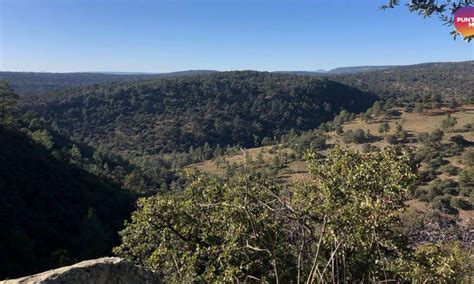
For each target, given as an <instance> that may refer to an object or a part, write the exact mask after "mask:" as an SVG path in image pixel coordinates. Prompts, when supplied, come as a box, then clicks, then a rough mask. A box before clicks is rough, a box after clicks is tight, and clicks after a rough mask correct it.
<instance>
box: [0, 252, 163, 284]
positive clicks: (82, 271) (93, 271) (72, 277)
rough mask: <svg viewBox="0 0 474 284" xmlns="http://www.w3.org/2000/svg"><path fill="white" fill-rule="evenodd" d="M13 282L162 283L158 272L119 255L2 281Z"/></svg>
mask: <svg viewBox="0 0 474 284" xmlns="http://www.w3.org/2000/svg"><path fill="white" fill-rule="evenodd" d="M0 283H2V284H13V283H45V284H48V283H54V284H57V283H68V284H69V283H71V284H76V283H78V284H79V283H81V284H83V283H91V284H92V283H94V284H95V283H117V284H118V283H127V284H128V283H162V282H161V280H160V278H159V277H158V274H156V273H154V272H152V271H150V270H147V269H145V268H143V267H141V266H138V265H134V264H133V263H130V262H128V261H126V260H125V259H123V258H119V257H103V258H99V259H93V260H86V261H82V262H79V263H76V264H74V265H71V266H65V267H61V268H57V269H53V270H48V271H45V272H42V273H38V274H35V275H30V276H26V277H22V278H18V279H13V280H6V281H0Z"/></svg>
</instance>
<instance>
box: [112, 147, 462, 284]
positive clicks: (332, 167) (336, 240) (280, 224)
mask: <svg viewBox="0 0 474 284" xmlns="http://www.w3.org/2000/svg"><path fill="white" fill-rule="evenodd" d="M306 157H307V160H308V164H309V171H310V173H311V175H312V181H311V182H307V183H305V184H300V185H295V186H293V187H292V189H291V190H284V189H283V188H281V187H280V186H278V185H276V184H275V183H273V182H272V181H270V180H268V179H265V178H261V177H259V176H256V175H252V174H250V173H247V174H245V175H243V176H241V177H239V178H237V179H235V180H232V181H229V182H223V181H220V180H219V179H217V178H210V177H204V176H194V177H192V178H191V179H192V182H191V183H190V185H189V186H187V187H186V188H184V189H183V190H182V191H178V192H174V193H168V194H164V195H163V194H162V195H157V196H154V197H149V198H146V199H141V200H140V201H139V202H138V209H137V211H136V212H134V213H133V215H132V219H131V222H130V223H128V224H127V225H126V228H125V229H124V230H123V231H122V232H121V233H120V235H121V238H122V244H121V245H120V246H119V247H117V248H116V249H115V250H114V251H115V253H116V254H118V255H120V256H123V257H126V258H127V259H130V260H132V261H134V262H137V263H140V264H143V265H145V266H147V267H149V268H151V269H153V270H156V271H158V272H160V273H161V274H162V277H163V278H164V280H165V281H167V282H180V283H182V282H255V281H257V282H272V283H279V282H281V283H289V282H296V283H301V282H307V283H315V282H331V281H333V282H346V281H347V282H352V281H361V282H370V281H379V280H386V281H387V280H389V279H397V280H401V279H411V277H413V276H414V275H415V274H416V275H422V277H424V276H423V275H424V274H422V272H423V273H424V271H430V269H432V267H431V262H420V263H419V264H417V262H413V261H414V259H416V258H417V256H416V255H414V254H413V251H412V250H411V249H410V248H409V246H408V244H407V243H406V238H405V237H404V236H403V235H401V234H400V233H397V232H395V231H393V228H395V227H396V226H397V225H399V220H398V216H399V213H400V212H401V211H403V209H404V201H405V196H406V193H407V191H408V190H409V188H410V187H411V185H412V184H413V182H414V179H415V175H414V173H413V168H412V167H411V165H410V162H409V160H408V157H407V156H405V155H397V154H396V153H395V152H394V151H391V150H382V151H377V152H370V153H367V154H361V153H359V152H357V151H355V150H351V149H341V148H338V147H336V148H335V149H333V150H331V151H330V152H329V153H328V156H327V157H326V158H324V159H321V158H319V155H317V154H316V153H308V154H307V155H306ZM433 263H435V262H433ZM415 264H416V265H415ZM402 268H403V269H402ZM418 270H419V271H422V272H418ZM456 272H457V271H456ZM460 272H461V273H464V272H463V271H460ZM440 279H441V278H440Z"/></svg>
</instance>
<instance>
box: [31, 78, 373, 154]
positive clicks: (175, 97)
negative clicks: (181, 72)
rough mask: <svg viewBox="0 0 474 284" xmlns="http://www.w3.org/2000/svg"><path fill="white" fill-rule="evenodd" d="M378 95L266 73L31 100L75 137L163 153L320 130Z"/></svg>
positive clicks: (119, 87)
mask: <svg viewBox="0 0 474 284" xmlns="http://www.w3.org/2000/svg"><path fill="white" fill-rule="evenodd" d="M374 100H375V96H371V95H368V94H364V93H363V92H361V91H359V90H357V89H355V88H351V87H347V86H345V85H342V84H340V83H336V82H333V81H329V80H325V79H323V80H320V79H316V78H311V77H302V76H294V75H284V74H272V73H261V72H227V73H226V72H224V73H215V74H211V75H206V76H192V77H181V78H169V79H161V80H156V81H150V82H143V83H128V84H114V85H106V86H102V87H97V88H95V89H93V90H89V91H84V92H80V91H79V92H73V93H72V94H69V95H68V96H59V97H56V98H54V99H52V98H50V99H46V104H42V103H41V104H37V105H33V106H31V107H32V108H33V109H35V110H36V111H37V112H38V113H39V114H40V115H41V116H43V117H44V118H45V119H46V120H48V121H49V122H51V123H55V124H56V125H57V126H58V127H59V128H60V129H63V130H64V131H66V133H67V134H69V135H70V136H71V137H73V138H76V139H78V140H79V141H83V142H86V143H90V144H93V145H104V146H107V147H109V148H110V149H112V150H114V151H115V152H116V153H121V154H123V153H127V152H132V153H140V154H144V153H146V154H157V153H159V152H167V153H171V152H173V151H187V150H188V149H189V148H190V147H191V146H192V147H198V146H204V144H205V143H208V144H209V145H210V146H211V147H215V146H216V145H217V144H220V145H221V146H226V145H241V146H244V147H253V146H259V145H260V144H261V141H262V140H263V139H264V138H270V139H273V138H274V137H275V136H276V137H279V136H280V135H282V134H284V133H286V132H288V131H290V129H292V128H295V129H298V130H308V129H312V128H316V127H318V126H319V124H320V123H321V122H324V121H327V120H331V119H332V118H333V116H334V115H335V114H337V113H339V112H340V111H341V109H347V110H348V111H351V112H360V111H364V110H365V109H366V108H368V107H369V106H370V105H371V104H372V103H373V102H374Z"/></svg>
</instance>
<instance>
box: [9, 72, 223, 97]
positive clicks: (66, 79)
mask: <svg viewBox="0 0 474 284" xmlns="http://www.w3.org/2000/svg"><path fill="white" fill-rule="evenodd" d="M212 72H216V71H212V70H187V71H178V72H171V73H137V72H133V73H129V72H79V73H47V72H0V80H7V81H9V82H10V85H11V87H12V88H13V90H14V91H15V92H16V93H18V94H19V95H27V94H42V93H48V92H50V91H53V90H58V89H62V88H70V87H85V86H91V85H95V84H105V83H112V82H133V81H143V80H150V79H157V78H163V77H173V76H191V75H197V74H209V73H212Z"/></svg>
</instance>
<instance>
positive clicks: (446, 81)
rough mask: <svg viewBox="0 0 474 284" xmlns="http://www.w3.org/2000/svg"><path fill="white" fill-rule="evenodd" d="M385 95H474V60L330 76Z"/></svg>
mask: <svg viewBox="0 0 474 284" xmlns="http://www.w3.org/2000/svg"><path fill="white" fill-rule="evenodd" d="M329 78H330V79H331V80H335V81H338V82H341V83H344V84H347V85H350V86H353V87H356V88H359V89H361V90H364V91H369V92H372V93H374V94H377V95H378V96H380V97H382V98H392V99H395V100H399V101H409V100H411V101H413V100H417V99H421V98H423V97H426V96H428V97H429V96H432V95H439V96H442V97H444V98H453V97H454V98H456V99H461V100H462V99H466V98H470V99H471V100H473V99H474V61H465V62H455V63H425V64H418V65H410V66H399V67H396V68H390V69H386V70H379V71H371V72H361V73H357V74H342V75H332V76H329Z"/></svg>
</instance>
